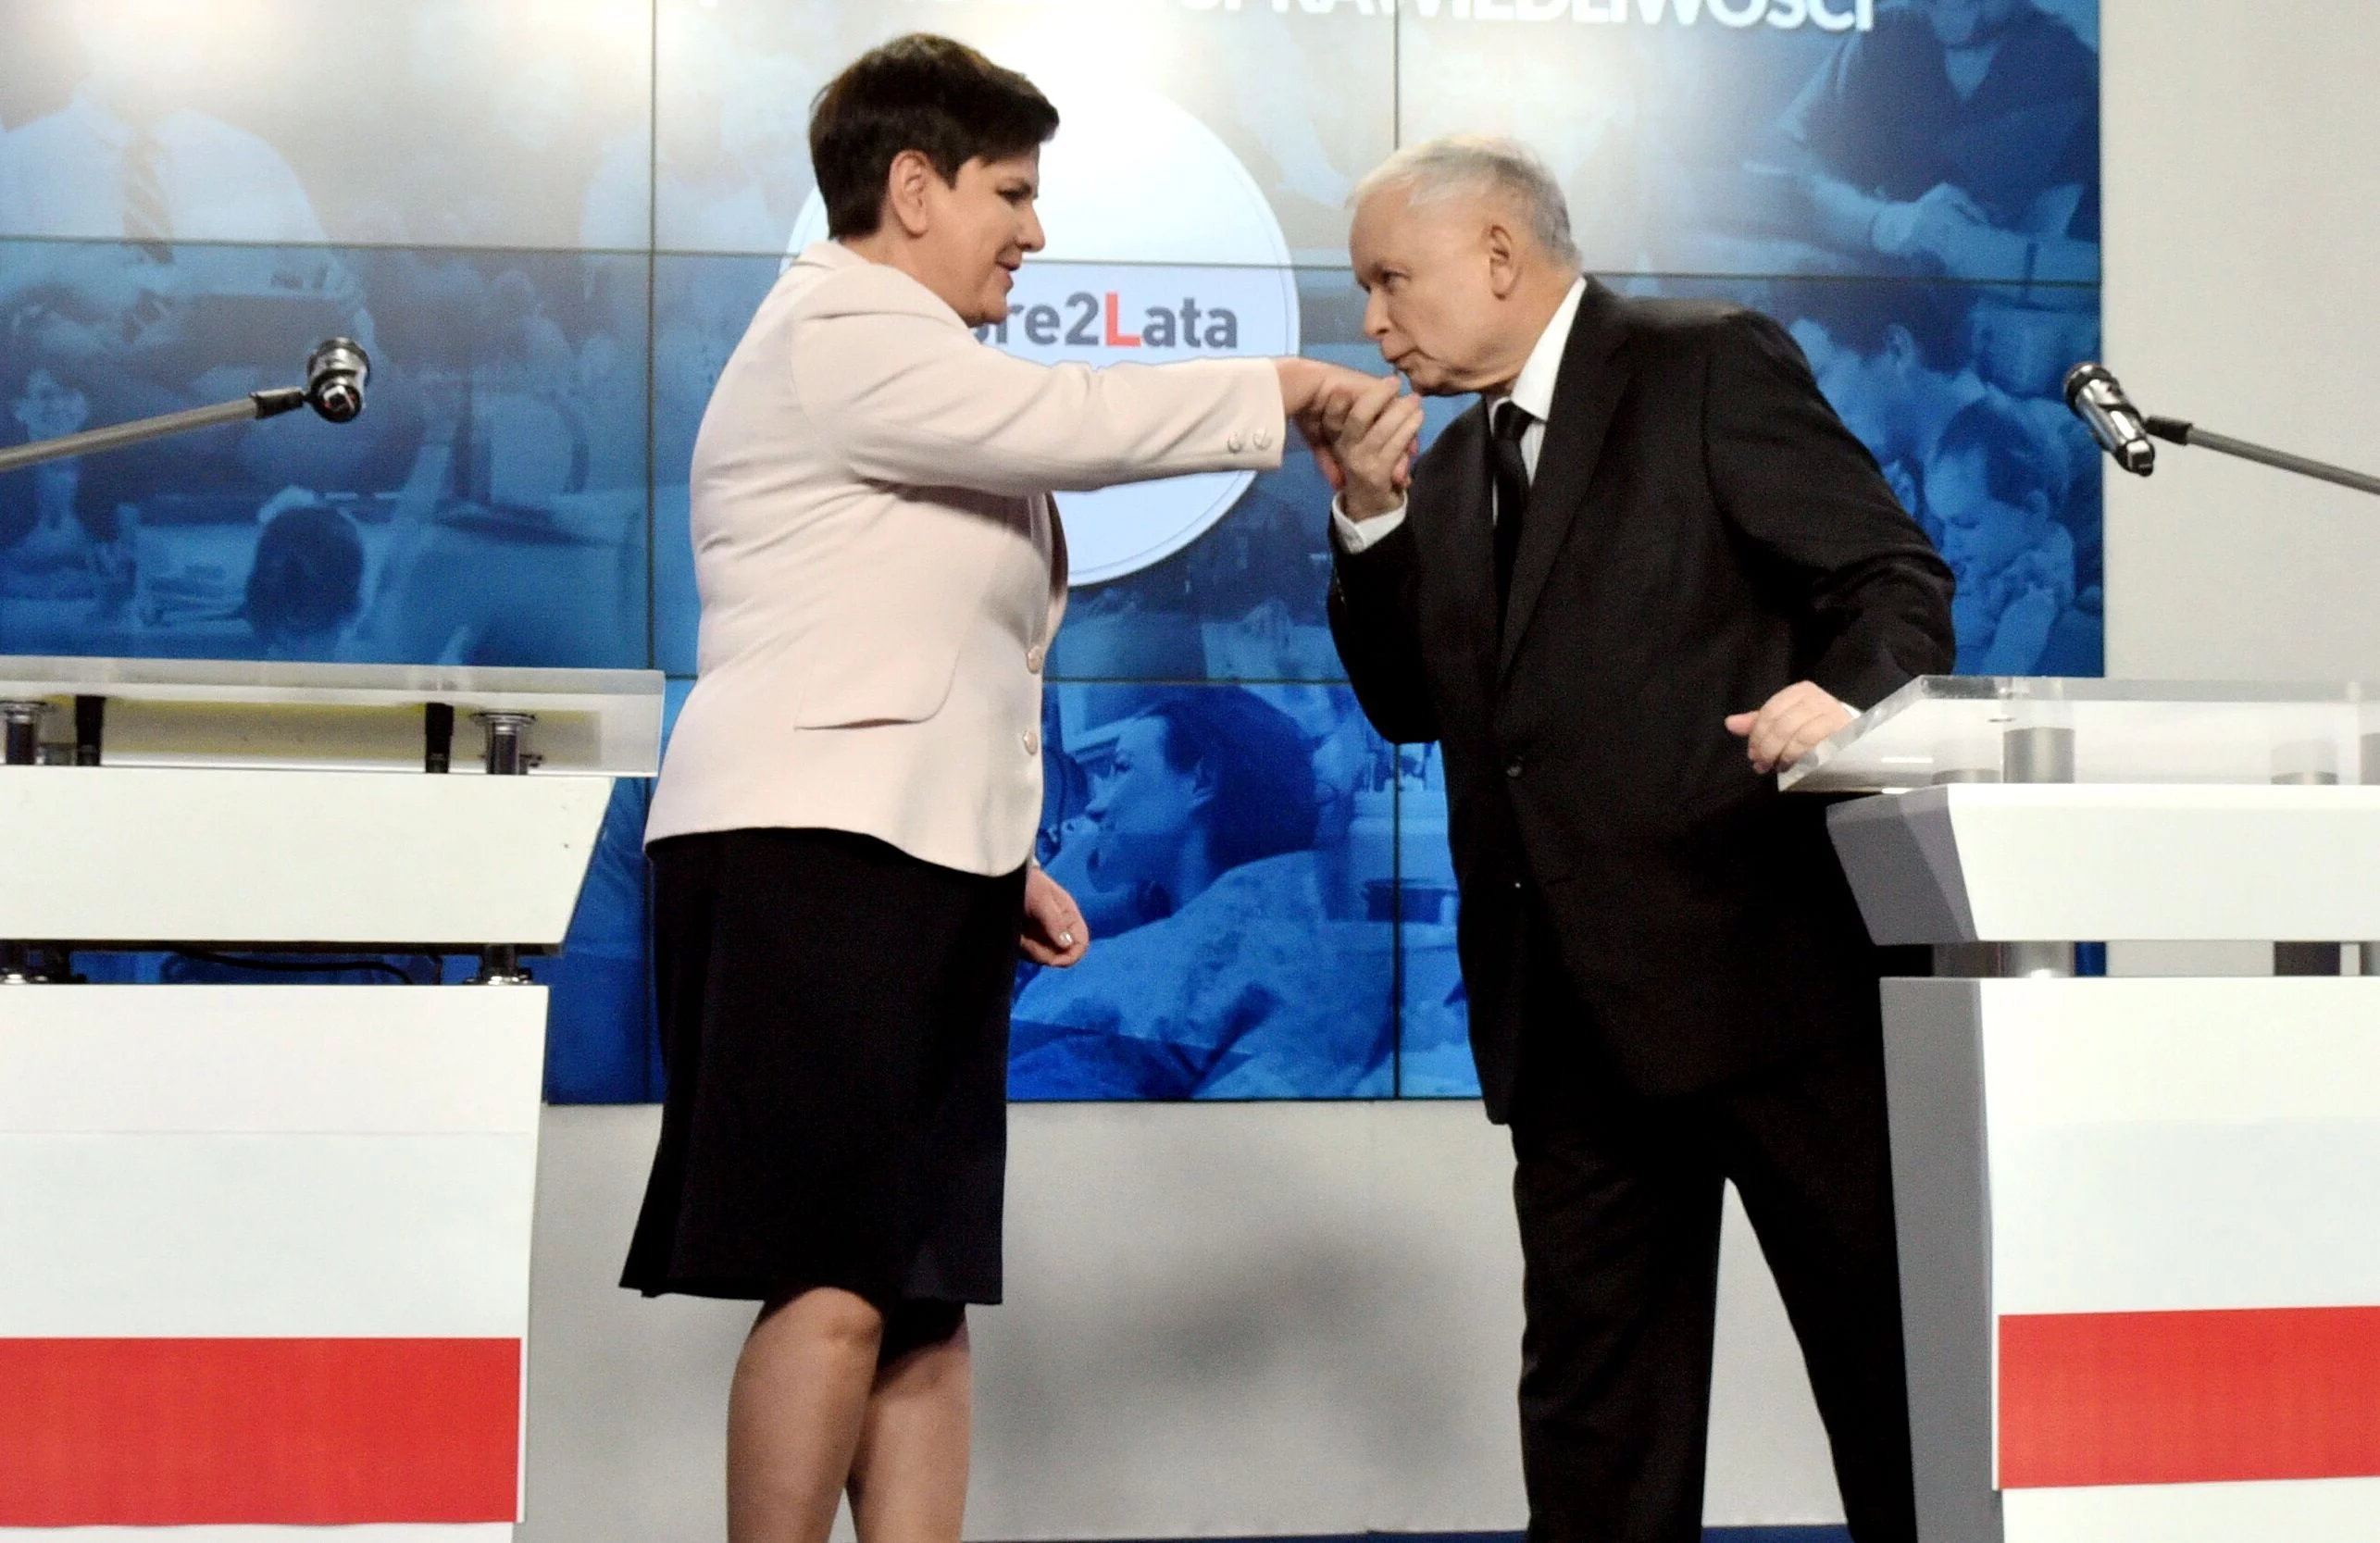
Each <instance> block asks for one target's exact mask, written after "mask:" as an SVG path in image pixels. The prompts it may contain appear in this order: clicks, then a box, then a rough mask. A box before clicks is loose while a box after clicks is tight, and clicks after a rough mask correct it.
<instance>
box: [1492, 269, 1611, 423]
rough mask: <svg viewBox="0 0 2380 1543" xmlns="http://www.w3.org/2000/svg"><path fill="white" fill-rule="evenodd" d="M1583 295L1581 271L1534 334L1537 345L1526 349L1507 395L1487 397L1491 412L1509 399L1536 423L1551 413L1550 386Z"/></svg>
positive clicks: (1557, 377)
mask: <svg viewBox="0 0 2380 1543" xmlns="http://www.w3.org/2000/svg"><path fill="white" fill-rule="evenodd" d="M1586 296H1587V276H1586V275H1585V274H1583V273H1582V274H1580V275H1579V276H1578V277H1577V278H1576V279H1575V280H1572V281H1571V284H1570V292H1569V293H1568V294H1565V295H1564V296H1563V297H1562V304H1561V305H1557V306H1555V307H1554V311H1553V318H1552V319H1551V321H1548V322H1547V323H1546V324H1545V330H1544V331H1542V332H1539V334H1538V335H1537V346H1536V347H1535V348H1532V349H1530V350H1529V356H1528V362H1527V363H1526V364H1525V365H1523V366H1521V372H1520V374H1519V375H1518V376H1516V377H1515V378H1514V380H1513V389H1512V392H1511V394H1510V396H1509V398H1507V397H1502V396H1496V397H1490V398H1489V402H1488V405H1489V411H1490V412H1493V411H1494V410H1495V404H1497V403H1498V402H1501V401H1505V400H1510V401H1511V402H1513V403H1514V404H1517V405H1518V406H1519V407H1520V409H1521V411H1522V412H1525V413H1526V414H1527V415H1528V416H1529V417H1533V418H1535V419H1536V420H1537V421H1538V422H1539V423H1543V422H1544V421H1545V420H1546V419H1547V418H1549V417H1552V416H1553V387H1554V383H1555V381H1557V380H1560V379H1561V376H1562V355H1563V354H1564V351H1565V350H1567V349H1568V348H1569V346H1570V325H1571V323H1572V322H1574V321H1576V320H1577V318H1578V303H1579V302H1580V301H1581V300H1583V299H1585V298H1586Z"/></svg>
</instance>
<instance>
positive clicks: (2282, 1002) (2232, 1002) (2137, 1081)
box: [1980, 976, 2380, 1131]
mask: <svg viewBox="0 0 2380 1543" xmlns="http://www.w3.org/2000/svg"><path fill="white" fill-rule="evenodd" d="M1980 989H1981V991H1982V996H1983V1011H1984V1021H1985V1023H1986V1025H1987V1027H1988V1028H1989V1030H1990V1032H1991V1034H1992V1036H1993V1039H1992V1051H1991V1054H1992V1069H1991V1089H1990V1092H1991V1120H1992V1126H1993V1128H1994V1130H1995V1131H1997V1130H1999V1129H2001V1128H2003V1127H2005V1126H2012V1125H2071V1124H2074V1123H2075V1122H2078V1121H2088V1122H2090V1123H2092V1124H2104V1123H2108V1122H2121V1123H2125V1124H2152V1125H2153V1124H2163V1123H2167V1122H2172V1121H2195V1120H2217V1121H2256V1120H2337V1119H2372V1118H2380V981H2374V980H2366V979H2363V978H2361V977H2353V976H2349V977H2333V978H2323V977H2298V978H2287V977H2283V978H2278V979H2270V978H2264V977H2257V978H2252V979H2251V978H2239V979H2208V980H2193V979H2138V978H2136V979H2121V980H2093V981H2028V980H1991V981H1985V982H1983V983H1982V984H1981V988H1980Z"/></svg>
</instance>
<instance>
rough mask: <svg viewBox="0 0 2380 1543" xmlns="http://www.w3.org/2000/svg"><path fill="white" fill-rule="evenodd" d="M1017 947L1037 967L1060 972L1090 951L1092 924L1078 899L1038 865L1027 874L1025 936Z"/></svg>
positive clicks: (1078, 962)
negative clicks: (1048, 966) (1045, 967)
mask: <svg viewBox="0 0 2380 1543" xmlns="http://www.w3.org/2000/svg"><path fill="white" fill-rule="evenodd" d="M1017 946H1018V947H1019V948H1021V949H1023V950H1024V951H1025V957H1026V958H1028V959H1030V960H1031V961H1032V962H1033V963H1034V964H1054V965H1056V966H1057V967H1058V968H1060V969H1065V968H1067V967H1069V966H1071V965H1074V964H1080V963H1081V962H1082V956H1083V952H1084V951H1085V950H1086V949H1088V948H1090V923H1089V922H1086V921H1084V920H1083V919H1082V910H1081V908H1080V907H1079V906H1078V905H1076V904H1075V897H1074V896H1072V895H1070V894H1068V893H1066V891H1065V886H1063V885H1061V884H1060V883H1059V882H1058V881H1057V880H1056V879H1054V878H1052V877H1050V876H1049V875H1048V874H1045V873H1043V872H1042V871H1041V867H1040V864H1038V863H1037V864H1035V865H1033V866H1031V867H1029V868H1028V869H1026V870H1025V932H1024V936H1023V937H1021V938H1020V939H1018V940H1017Z"/></svg>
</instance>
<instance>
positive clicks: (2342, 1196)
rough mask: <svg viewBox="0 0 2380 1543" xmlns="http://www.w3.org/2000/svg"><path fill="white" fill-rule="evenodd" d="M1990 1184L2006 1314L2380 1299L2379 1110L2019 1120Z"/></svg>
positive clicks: (2002, 1143) (1998, 1292)
mask: <svg viewBox="0 0 2380 1543" xmlns="http://www.w3.org/2000/svg"><path fill="white" fill-rule="evenodd" d="M1991 1185H1992V1194H1993V1198H1994V1203H1995V1206H1996V1208H1997V1214H1998V1218H1999V1223H1998V1226H1997V1227H1996V1229H1995V1231H1994V1235H1993V1238H1992V1256H1991V1257H1992V1279H1993V1285H1994V1295H1993V1299H1992V1306H1993V1308H1994V1310H1995V1311H1997V1312H1999V1313H2002V1314H2008V1313H2153V1312H2188V1311H2213V1310H2222V1309H2226V1308H2286V1307H2370V1306H2380V1226H2375V1225H2374V1221H2373V1214H2372V1203H2373V1202H2372V1197H2373V1196H2374V1194H2375V1193H2380V1121H2372V1120H2321V1121H2309V1122H2306V1123H2304V1124H2296V1125H2291V1124H2282V1123H2279V1122H2271V1123H2261V1124H2255V1125H2218V1124H2213V1123H2212V1122H2208V1123H2192V1124H2182V1123H2178V1122H2177V1123H2174V1124H2172V1125H2158V1126H2067V1127H2063V1128H2058V1127H2050V1128H2043V1127H2039V1126H2036V1127H2032V1128H2029V1129H2025V1128H2020V1129H2018V1130H2017V1131H2014V1132H2012V1133H2010V1134H2007V1135H2003V1136H2000V1137H1997V1138H1995V1142H1994V1147H1993V1151H1992V1161H1991ZM2374 1536H2380V1530H2375V1534H2374Z"/></svg>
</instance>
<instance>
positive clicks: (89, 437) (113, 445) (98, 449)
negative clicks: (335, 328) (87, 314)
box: [0, 386, 305, 473]
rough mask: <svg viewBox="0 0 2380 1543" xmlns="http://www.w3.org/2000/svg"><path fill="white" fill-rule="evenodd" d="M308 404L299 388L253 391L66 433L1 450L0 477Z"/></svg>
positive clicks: (265, 415) (278, 412)
mask: <svg viewBox="0 0 2380 1543" xmlns="http://www.w3.org/2000/svg"><path fill="white" fill-rule="evenodd" d="M303 406H305V392H304V391H302V390H300V389H299V388H298V387H295V386H284V387H281V388H280V389H279V390H276V391H268V392H251V393H249V394H248V395H246V396H243V397H241V398H240V399H239V400H238V401H236V402H218V403H217V404H215V405H214V406H212V407H192V408H190V409H188V410H187V411H184V412H179V413H161V414H159V415H158V416H157V417H144V418H141V419H139V420H137V421H135V422H132V423H118V424H116V425H114V426H113V427H111V428H106V429H85V430H83V431H82V432H81V433H80V434H61V435H59V436H58V437H57V438H56V439H54V440H38V441H36V442H33V443H31V444H20V445H13V446H11V447H9V448H8V449H6V450H0V473H6V472H11V471H17V470H20V469H21V468H23V467H34V466H39V465H41V464H42V463H43V462H44V461H59V460H64V459H65V458H66V457H68V456H69V455H98V454H105V453H106V452H107V451H110V450H123V449H127V448H129V447H130V446H132V445H136V444H146V443H148V442H150V441H151V440H162V439H169V438H171V437H172V436H174V435H176V434H187V433H190V432H191V431H193V429H215V428H219V427H220V426H222V425H224V424H227V423H248V422H252V421H254V420H255V419H256V418H260V417H280V415H281V414H283V413H287V412H292V411H294V410H295V409H297V408H300V407H303Z"/></svg>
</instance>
